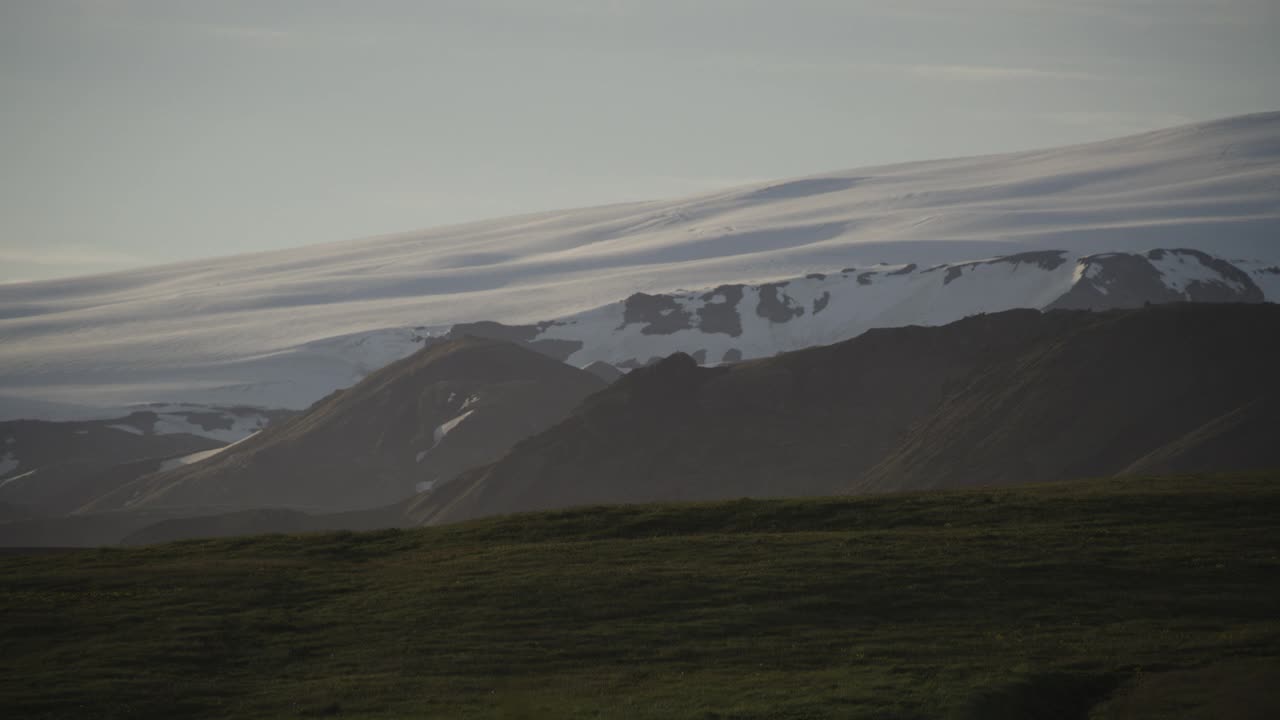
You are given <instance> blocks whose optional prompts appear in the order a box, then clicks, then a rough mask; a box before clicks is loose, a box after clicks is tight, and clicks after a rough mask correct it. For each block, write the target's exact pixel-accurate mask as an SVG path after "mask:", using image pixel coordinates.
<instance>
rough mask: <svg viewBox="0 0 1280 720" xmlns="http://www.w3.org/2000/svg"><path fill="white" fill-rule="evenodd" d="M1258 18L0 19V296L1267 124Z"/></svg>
mask: <svg viewBox="0 0 1280 720" xmlns="http://www.w3.org/2000/svg"><path fill="white" fill-rule="evenodd" d="M1277 37H1280V0H1071V1H1069V2H1068V1H1067V0H1061V1H1057V2H1054V1H1051V0H955V1H952V0H893V1H890V0H881V1H875V2H872V1H870V0H840V1H837V0H788V2H778V1H777V0H637V1H631V0H349V1H346V2H339V1H338V0H305V1H304V0H247V1H242V0H219V1H217V2H214V1H211V0H150V1H148V0H0V281H28V280H38V279H43V278H51V277H59V276H68V275H79V274H86V273H100V272H110V271H115V270H121V269H126V268H132V267H138V266H144V265H151V264H157V263H165V262H172V261H178V260H185V259H192V258H200V257H210V256H215V255H225V254H232V253H241V252H251V251H257V250H268V249H276V248H283V247H293V246H300V245H306V244H310V243H316V242H330V241H336V240H344V239H351V238H358V237H366V236H371V235H378V234H383V233H390V232H399V231H405V230H412V229H416V228H425V227H431V226H436V225H445V224H452V223H458V222H465V221H468V220H477V219H483V218H487V217H497V216H502V215H511V214H517V213H523V212H534V211H540V210H552V209H559V208H567V207H579V206H587V205H596V204H603V203H611V202H624V201H632V200H645V199H654V198H663V197H673V196H681V195H687V194H692V193H696V192H700V191H706V190H712V189H717V188H723V187H728V186H733V185H738V184H745V183H750V182H762V181H769V180H776V179H781V178H786V177H793V176H799V175H809V174H814V173H821V172H824V171H835V170H843V169H850V168H856V167H861V166H868V165H876V164H886V163H893V162H899V161H909V160H925V159H933V158H940V157H951V156H961V155H975V154H983V153H990V152H1005V151H1014V150H1024V149H1031V148H1038V147H1048V146H1054V145H1064V144H1071V143H1077V142H1086V141H1091V140H1100V139H1105V138H1109V137H1116V136H1120V135H1126V134H1131V133H1135V132H1142V131H1145V130H1153V129H1157V128H1161V127H1168V126H1173V125H1179V124H1183V123H1188V122H1197V121H1203V120H1211V119H1214V118H1219V117H1225V116H1230V115H1237V114H1242V113H1248V112H1259V111H1268V110H1277V109H1280V42H1276V40H1275V39H1276V38H1277Z"/></svg>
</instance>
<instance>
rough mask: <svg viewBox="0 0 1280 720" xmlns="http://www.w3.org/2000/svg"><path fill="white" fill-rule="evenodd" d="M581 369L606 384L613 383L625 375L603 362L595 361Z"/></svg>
mask: <svg viewBox="0 0 1280 720" xmlns="http://www.w3.org/2000/svg"><path fill="white" fill-rule="evenodd" d="M582 369H583V370H586V371H587V372H589V373H591V374H592V375H595V376H596V377H598V378H600V379H601V380H603V381H605V382H607V383H613V382H614V381H616V380H617V379H618V378H620V377H622V376H623V375H624V374H625V373H623V372H622V371H621V370H619V369H618V368H616V367H614V366H612V365H610V364H609V363H607V362H604V361H603V360H597V361H595V362H593V363H591V364H590V365H588V366H586V367H584V368H582Z"/></svg>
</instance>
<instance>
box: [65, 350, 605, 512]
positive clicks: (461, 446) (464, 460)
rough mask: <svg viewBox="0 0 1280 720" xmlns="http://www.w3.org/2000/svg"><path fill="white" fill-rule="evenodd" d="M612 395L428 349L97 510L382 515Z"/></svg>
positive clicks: (549, 365) (541, 368)
mask: <svg viewBox="0 0 1280 720" xmlns="http://www.w3.org/2000/svg"><path fill="white" fill-rule="evenodd" d="M604 386H605V383H604V381H602V380H600V379H599V378H597V377H596V376H594V375H592V374H591V373H588V372H585V371H583V370H579V369H577V368H574V367H570V366H568V365H565V364H563V363H561V362H558V361H556V360H553V359H551V358H549V357H546V356H544V355H542V354H539V353H537V352H534V351H532V350H529V349H526V348H523V347H519V346H517V345H514V344H511V343H507V342H499V341H493V340H486V339H481V338H475V337H464V338H459V339H455V340H450V341H448V342H444V343H440V344H436V345H433V346H431V347H427V348H424V349H423V350H420V351H419V352H417V353H415V354H413V355H411V356H409V357H407V358H404V359H401V360H399V361H397V362H394V363H392V364H391V365H388V366H387V367H385V368H383V369H381V370H378V371H377V372H375V373H373V374H371V375H369V376H368V377H366V378H365V379H364V380H362V381H361V382H359V383H357V384H356V385H355V386H353V387H351V388H348V389H346V390H341V391H338V392H335V393H332V394H331V395H329V396H328V397H326V398H324V399H323V400H321V401H319V402H317V403H316V404H315V405H313V406H312V407H311V408H310V409H308V410H307V411H306V412H304V413H302V414H301V415H299V416H298V417H296V418H293V419H291V420H289V421H286V422H284V423H281V424H279V425H276V426H273V427H269V428H267V429H266V430H264V431H263V432H261V433H259V434H257V435H254V436H252V437H250V438H248V439H246V440H245V441H243V442H241V443H238V444H236V445H234V446H231V447H229V448H227V449H226V450H224V451H222V452H220V453H218V454H217V455H215V456H214V457H212V458H209V459H207V460H203V461H201V462H198V463H194V464H192V465H188V466H185V467H180V468H175V469H173V470H169V471H167V472H162V473H158V474H156V475H152V476H148V477H145V478H142V479H140V480H138V481H137V482H135V483H132V484H130V485H128V486H126V487H123V488H121V489H120V490H118V491H116V492H114V493H112V494H110V495H108V496H106V497H105V498H101V499H99V500H98V501H96V502H95V503H93V504H91V505H90V506H89V508H88V509H90V510H95V511H96V510H104V509H116V508H125V507H192V508H203V509H205V514H207V512H208V509H211V508H221V509H227V510H236V509H250V508H264V507H283V508H294V509H304V510H309V511H319V512H343V511H349V510H362V509H370V508H376V507H380V506H386V505H389V504H391V503H394V502H396V501H399V500H403V499H404V498H406V497H408V496H411V495H413V494H414V493H415V492H418V491H421V490H424V489H427V488H430V487H432V486H433V485H435V484H437V483H440V484H443V483H447V482H448V481H450V480H452V479H453V477H454V476H455V475H457V474H458V473H460V472H462V471H463V470H465V469H467V468H470V467H473V466H476V465H481V464H484V463H488V462H492V461H493V460H495V459H497V458H498V457H500V456H501V454H502V453H503V452H505V451H506V450H507V448H509V447H510V446H511V445H512V444H514V443H515V442H516V441H517V440H519V439H521V438H524V437H526V436H529V435H532V434H534V433H536V432H539V431H541V430H543V429H545V428H547V427H549V426H551V425H552V424H554V423H555V422H556V421H558V420H560V419H561V418H563V417H564V416H565V415H567V414H568V413H569V411H570V410H572V409H573V407H575V406H576V405H577V404H578V403H579V402H581V400H582V399H583V398H585V397H586V396H587V395H589V394H590V393H592V392H595V391H597V390H599V389H601V388H603V387H604Z"/></svg>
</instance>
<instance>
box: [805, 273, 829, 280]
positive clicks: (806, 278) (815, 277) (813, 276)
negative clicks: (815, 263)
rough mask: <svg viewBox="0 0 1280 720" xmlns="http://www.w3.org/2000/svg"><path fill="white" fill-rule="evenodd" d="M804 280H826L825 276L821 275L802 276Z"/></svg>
mask: <svg viewBox="0 0 1280 720" xmlns="http://www.w3.org/2000/svg"><path fill="white" fill-rule="evenodd" d="M804 279H805V280H826V279H827V276H826V275H823V274H822V273H809V274H808V275H805V276H804Z"/></svg>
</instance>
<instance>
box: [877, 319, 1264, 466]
mask: <svg viewBox="0 0 1280 720" xmlns="http://www.w3.org/2000/svg"><path fill="white" fill-rule="evenodd" d="M1277 331H1280V307H1277V306H1275V305H1262V306H1253V307H1250V306H1232V307H1223V308H1215V307H1210V306H1195V305H1184V306H1173V307H1159V308H1152V309H1150V310H1148V311H1145V312H1135V313H1122V314H1118V315H1115V316H1107V317H1106V318H1105V319H1103V320H1101V321H1099V322H1093V323H1088V324H1087V325H1085V326H1083V327H1080V328H1079V329H1076V330H1074V331H1073V332H1071V333H1070V334H1069V335H1067V336H1065V337H1061V338H1055V340H1054V341H1053V342H1050V343H1044V344H1041V345H1040V346H1037V347H1034V348H1031V349H1030V350H1029V351H1028V352H1025V353H1021V354H1018V355H1016V356H1013V357H1010V358H1007V359H1004V360H1003V361H1001V362H999V363H996V364H992V365H990V366H988V367H986V368H984V369H983V370H982V372H981V373H979V374H978V375H976V377H975V378H974V379H973V380H972V381H971V382H970V383H968V384H967V386H966V387H965V388H963V390H961V391H959V392H957V393H954V394H953V395H951V396H950V397H948V398H947V399H946V401H945V402H944V403H943V404H942V405H941V406H940V407H939V408H938V409H937V410H936V411H934V412H933V413H931V414H930V416H929V417H927V418H926V419H924V420H922V421H921V422H920V423H918V424H917V425H916V426H915V427H914V428H913V429H912V432H911V434H910V435H909V436H908V437H907V438H905V439H904V441H903V442H902V444H901V445H900V446H899V447H898V448H897V449H896V450H895V451H894V452H893V453H892V454H891V455H889V456H888V457H886V458H885V459H884V460H883V461H881V462H880V463H879V464H878V465H877V466H876V467H875V468H873V469H872V470H871V471H870V472H868V473H867V474H866V475H865V476H864V477H862V478H860V479H859V480H858V481H857V482H855V483H854V484H853V485H852V488H853V489H855V490H857V491H868V490H904V489H928V488H942V487H958V486H962V485H969V484H992V483H995V484H1003V483H1009V482H1015V481H1017V480H1023V481H1039V480H1060V479H1067V478H1073V477H1094V476H1102V475H1109V474H1113V473H1117V472H1124V471H1126V470H1142V469H1144V468H1145V469H1155V468H1157V467H1158V468H1161V469H1163V470H1166V471H1168V472H1193V471H1195V470H1197V469H1203V468H1204V467H1214V468H1218V469H1239V468H1251V469H1256V468H1258V467H1274V466H1277V465H1278V464H1280V452H1275V451H1274V450H1272V451H1270V452H1258V451H1259V450H1262V449H1263V448H1266V447H1269V446H1271V445H1272V443H1269V442H1268V443H1265V444H1264V443H1263V437H1264V436H1274V433H1275V430H1276V428H1277V426H1276V425H1275V424H1274V422H1273V420H1274V417H1275V411H1274V406H1273V405H1270V404H1268V403H1266V402H1265V400H1264V399H1273V398H1275V397H1276V393H1277V391H1278V390H1280V376H1277V374H1276V372H1275V369H1276V368H1277V367H1280V333H1278V332H1277ZM1152 453H1155V454H1156V457H1153V458H1149V459H1145V460H1144V458H1147V456H1148V455H1149V454H1152ZM1157 458H1159V459H1157Z"/></svg>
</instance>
